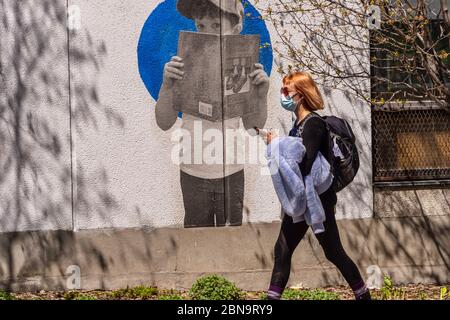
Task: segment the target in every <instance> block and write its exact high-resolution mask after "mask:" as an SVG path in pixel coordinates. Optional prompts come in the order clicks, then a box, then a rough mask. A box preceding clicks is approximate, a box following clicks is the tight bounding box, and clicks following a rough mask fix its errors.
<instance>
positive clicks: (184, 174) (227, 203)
mask: <svg viewBox="0 0 450 320" xmlns="http://www.w3.org/2000/svg"><path fill="white" fill-rule="evenodd" d="M177 10H178V11H179V12H180V13H181V14H182V15H183V16H185V17H187V18H189V19H192V20H194V21H195V26H196V29H197V32H202V33H214V34H221V33H222V35H232V34H240V33H241V31H242V29H243V20H244V7H243V5H242V3H241V0H178V3H177ZM218 59H220V58H218ZM183 66H184V65H183V60H182V59H181V58H180V57H178V56H174V57H172V59H171V60H170V61H169V62H168V63H167V64H166V65H165V67H164V79H163V84H162V87H161V90H160V94H159V97H160V98H159V99H158V101H157V104H156V107H155V113H156V122H157V124H158V126H159V127H160V128H161V129H162V130H169V129H170V128H171V127H172V126H173V125H174V124H175V122H176V121H177V118H178V111H176V110H175V109H174V106H173V102H172V101H173V94H174V92H173V87H174V84H175V82H176V81H189V79H184V77H183V76H184V72H183ZM248 76H249V79H250V80H251V83H252V85H254V86H255V88H256V90H255V92H256V94H255V97H253V99H256V100H257V101H256V105H257V106H258V111H257V112H255V113H252V114H246V115H243V116H242V122H243V125H244V128H245V130H251V129H253V128H254V127H258V128H263V127H264V125H265V122H266V119H267V93H268V89H269V77H268V76H267V74H266V73H265V71H264V69H263V66H262V65H261V64H259V63H257V64H255V68H254V71H253V72H252V73H250V74H249V75H248ZM218 90H220V88H218ZM240 120H241V117H235V118H231V119H226V120H224V121H219V122H212V121H208V120H206V119H202V118H199V117H196V116H193V115H190V114H186V113H184V114H183V117H182V120H181V129H182V131H183V134H187V135H189V137H186V138H189V139H190V140H188V141H191V148H190V150H188V151H187V152H189V153H190V154H189V155H190V156H191V157H188V158H190V159H194V158H195V157H196V155H194V152H198V150H196V149H195V148H194V136H198V135H200V136H201V137H203V134H204V132H206V131H207V130H211V129H212V130H219V131H221V132H223V133H225V132H226V131H227V130H234V131H238V130H239V129H240V126H241V125H240ZM194 129H195V130H194ZM194 131H196V132H195V134H194ZM198 131H200V132H198ZM184 138H185V137H184V136H183V139H184ZM224 140H225V145H224ZM217 142H218V141H216V143H217ZM220 143H221V145H220V144H219V147H220V148H221V149H222V150H227V149H228V148H229V147H230V146H229V145H228V144H232V147H234V145H235V141H234V140H232V141H228V139H220ZM203 145H205V144H203ZM236 145H237V149H238V150H236V152H235V153H234V155H235V157H239V155H242V153H243V152H244V151H243V150H242V148H244V146H243V145H242V144H241V143H239V142H238V143H236ZM216 146H217V144H216ZM204 147H205V146H202V148H204ZM217 149H219V148H217V147H216V150H215V152H220V150H217ZM201 151H202V154H203V153H204V151H205V150H201ZM183 152H186V150H183ZM183 159H186V158H185V157H181V162H180V182H181V189H182V193H183V203H184V207H185V217H184V226H185V227H186V228H188V227H213V226H225V225H230V226H239V225H241V224H242V218H243V217H242V215H243V214H242V211H243V200H244V164H243V163H239V161H231V163H229V161H228V159H227V162H226V163H224V162H222V163H214V162H213V163H210V162H209V161H208V162H206V161H204V160H203V159H201V161H200V162H199V161H183ZM235 160H236V159H235Z"/></svg>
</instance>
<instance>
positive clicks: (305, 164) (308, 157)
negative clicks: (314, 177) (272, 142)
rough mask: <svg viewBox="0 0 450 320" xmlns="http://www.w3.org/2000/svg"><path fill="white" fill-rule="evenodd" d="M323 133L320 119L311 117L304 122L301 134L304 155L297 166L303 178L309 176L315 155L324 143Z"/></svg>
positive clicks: (323, 129) (324, 131)
mask: <svg viewBox="0 0 450 320" xmlns="http://www.w3.org/2000/svg"><path fill="white" fill-rule="evenodd" d="M325 133H326V127H325V124H324V123H323V120H322V119H319V118H316V117H312V118H310V119H308V120H306V123H305V126H304V128H303V133H302V138H303V145H304V146H305V149H306V154H305V157H304V158H303V160H302V162H301V163H300V165H299V166H300V170H301V172H302V176H303V177H305V176H307V175H308V174H310V172H311V168H312V166H313V163H314V160H315V159H316V157H317V153H318V152H319V150H320V147H321V146H322V143H325Z"/></svg>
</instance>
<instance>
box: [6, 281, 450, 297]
mask: <svg viewBox="0 0 450 320" xmlns="http://www.w3.org/2000/svg"><path fill="white" fill-rule="evenodd" d="M449 287H450V286H435V285H422V284H414V285H406V286H392V287H390V288H389V287H386V286H384V287H383V288H381V289H375V290H371V292H372V296H373V298H374V299H378V300H443V299H446V300H449V299H450V296H449V294H448V291H447V289H446V288H449ZM265 298H266V294H265V292H243V299H245V300H261V299H265ZM11 299H16V300H190V299H191V296H190V294H189V291H175V290H160V289H158V288H154V287H145V286H140V287H135V288H128V289H120V290H114V291H98V290H96V291H66V292H48V291H41V292H34V293H31V292H28V293H6V292H4V291H3V292H2V291H0V300H11ZM283 299H286V300H352V299H354V297H353V293H352V292H351V290H349V289H348V288H347V287H344V286H342V287H329V288H322V289H287V290H286V291H285V293H284V295H283Z"/></svg>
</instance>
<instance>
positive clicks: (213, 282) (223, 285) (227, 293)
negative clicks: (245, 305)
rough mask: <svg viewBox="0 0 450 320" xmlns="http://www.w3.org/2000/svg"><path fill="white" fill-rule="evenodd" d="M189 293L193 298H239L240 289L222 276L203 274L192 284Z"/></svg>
mask: <svg viewBox="0 0 450 320" xmlns="http://www.w3.org/2000/svg"><path fill="white" fill-rule="evenodd" d="M189 295H190V296H191V298H192V299H193V300H239V299H243V293H242V291H241V290H240V289H239V288H238V287H236V285H235V284H234V283H232V282H230V281H228V280H227V279H225V278H224V277H221V276H218V275H209V276H204V277H201V278H199V279H197V281H196V282H195V283H194V284H193V285H192V288H191V290H190V291H189Z"/></svg>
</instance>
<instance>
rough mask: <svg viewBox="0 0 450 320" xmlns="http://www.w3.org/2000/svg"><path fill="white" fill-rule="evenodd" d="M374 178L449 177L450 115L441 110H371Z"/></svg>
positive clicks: (389, 179) (404, 179) (420, 178)
mask: <svg viewBox="0 0 450 320" xmlns="http://www.w3.org/2000/svg"><path fill="white" fill-rule="evenodd" d="M372 121H373V146H374V148H373V151H374V152H373V163H374V172H373V175H374V181H375V182H386V181H411V180H430V179H431V180H434V179H436V180H443V179H450V115H449V114H448V113H447V111H445V110H442V109H429V110H402V111H390V112H388V111H382V110H374V111H373V112H372Z"/></svg>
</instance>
